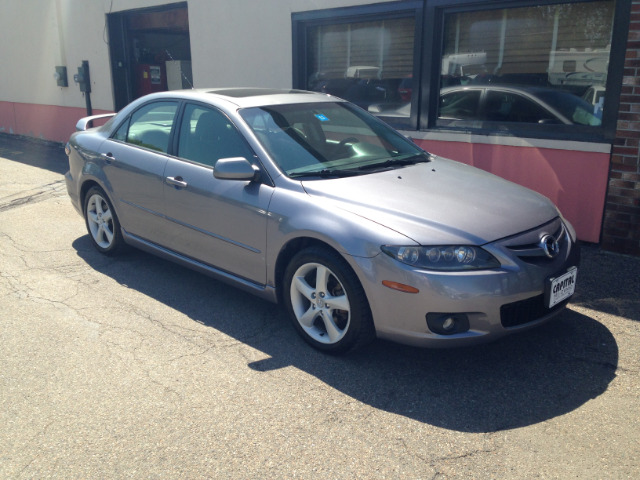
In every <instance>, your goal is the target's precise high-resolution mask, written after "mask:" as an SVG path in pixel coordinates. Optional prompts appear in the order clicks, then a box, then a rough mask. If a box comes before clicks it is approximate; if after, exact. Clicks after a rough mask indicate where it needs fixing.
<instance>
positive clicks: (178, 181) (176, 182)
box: [165, 176, 188, 188]
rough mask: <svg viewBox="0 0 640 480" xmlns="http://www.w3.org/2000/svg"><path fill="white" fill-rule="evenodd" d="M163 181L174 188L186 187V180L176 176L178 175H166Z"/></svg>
mask: <svg viewBox="0 0 640 480" xmlns="http://www.w3.org/2000/svg"><path fill="white" fill-rule="evenodd" d="M165 182H167V184H168V185H173V186H174V187H176V188H187V185H188V184H187V182H185V181H184V178H182V177H180V176H178V177H167V178H165Z"/></svg>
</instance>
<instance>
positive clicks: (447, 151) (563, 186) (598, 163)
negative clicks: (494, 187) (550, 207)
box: [415, 140, 610, 243]
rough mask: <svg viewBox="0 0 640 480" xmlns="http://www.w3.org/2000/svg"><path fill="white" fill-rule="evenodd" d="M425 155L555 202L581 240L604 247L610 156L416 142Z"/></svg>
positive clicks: (474, 144)
mask: <svg viewBox="0 0 640 480" xmlns="http://www.w3.org/2000/svg"><path fill="white" fill-rule="evenodd" d="M415 142H416V143H417V144H418V145H420V146H421V147H422V148H424V149H425V150H427V151H429V152H432V153H435V154H436V155H440V156H442V157H446V158H451V159H453V160H457V161H459V162H462V163H466V164H468V165H473V166H475V167H478V168H481V169H483V170H486V171H488V172H491V173H494V174H496V175H499V176H500V177H503V178H506V179H507V180H511V181H512V182H515V183H518V184H520V185H524V186H525V187H528V188H530V189H532V190H535V191H537V192H539V193H541V194H543V195H545V196H546V197H548V198H549V199H550V200H551V201H552V202H554V203H555V204H556V205H557V206H558V207H559V208H560V211H561V212H562V214H563V216H564V217H565V218H567V219H568V220H569V221H570V222H571V224H572V225H573V226H574V228H575V229H576V233H577V235H578V238H579V239H580V240H584V241H587V242H593V243H598V242H599V241H600V231H601V227H602V215H603V211H604V201H605V195H606V191H607V179H608V175H609V160H610V156H609V154H608V153H596V152H579V151H571V150H557V149H552V148H538V147H514V146H506V145H490V144H479V143H463V142H447V141H438V140H415Z"/></svg>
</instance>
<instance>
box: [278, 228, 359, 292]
mask: <svg viewBox="0 0 640 480" xmlns="http://www.w3.org/2000/svg"><path fill="white" fill-rule="evenodd" d="M310 247H318V248H323V249H325V250H329V251H331V252H333V253H335V254H336V255H337V256H339V257H340V258H342V260H344V263H345V265H347V266H348V267H349V269H351V270H352V271H353V273H354V275H355V276H356V278H357V279H358V281H359V282H360V284H362V281H361V280H360V277H359V276H358V274H357V272H356V271H355V270H354V268H353V267H352V266H351V263H350V262H349V261H348V260H347V259H346V258H345V256H344V254H342V253H341V252H340V251H339V250H337V249H336V248H335V247H333V246H331V245H330V244H329V243H327V242H325V241H323V240H320V239H318V238H314V237H297V238H293V239H291V240H289V241H288V242H287V243H286V244H285V245H284V246H283V247H282V249H281V250H280V252H279V254H278V258H277V260H276V265H275V269H274V280H275V284H276V298H277V300H278V303H280V304H282V301H283V296H282V295H283V283H284V272H285V270H286V268H287V265H288V264H289V262H290V261H291V259H292V258H293V257H294V256H295V255H296V254H297V253H298V252H301V251H302V250H304V249H307V248H310ZM363 290H364V289H363ZM365 295H366V292H365Z"/></svg>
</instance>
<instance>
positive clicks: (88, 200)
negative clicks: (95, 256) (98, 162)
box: [84, 186, 123, 255]
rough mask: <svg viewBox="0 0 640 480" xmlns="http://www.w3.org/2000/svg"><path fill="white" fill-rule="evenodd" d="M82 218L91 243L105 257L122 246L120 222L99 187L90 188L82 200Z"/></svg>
mask: <svg viewBox="0 0 640 480" xmlns="http://www.w3.org/2000/svg"><path fill="white" fill-rule="evenodd" d="M84 218H85V223H86V224H87V231H88V232H89V237H90V238H91V243H93V246H94V247H96V249H97V250H98V251H99V252H101V253H104V254H105V255H112V254H114V253H115V252H116V251H118V250H119V249H120V247H121V246H122V243H123V240H122V232H121V231H120V222H119V221H118V217H117V215H116V212H115V210H114V209H113V206H112V205H111V202H110V201H109V198H108V197H107V194H106V193H104V190H102V189H101V188H100V187H97V186H96V187H91V188H90V189H89V191H88V192H87V195H86V196H85V200H84Z"/></svg>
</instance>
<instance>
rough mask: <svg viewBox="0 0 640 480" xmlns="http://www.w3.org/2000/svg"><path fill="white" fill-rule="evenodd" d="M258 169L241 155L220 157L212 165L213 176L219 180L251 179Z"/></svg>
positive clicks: (256, 175)
mask: <svg viewBox="0 0 640 480" xmlns="http://www.w3.org/2000/svg"><path fill="white" fill-rule="evenodd" d="M259 174H260V169H259V168H258V167H256V166H255V165H252V164H251V162H249V160H247V159H246V158H243V157H233V158H221V159H220V160H218V161H217V162H216V164H215V165H214V166H213V176H214V177H216V178H219V179H221V180H243V181H249V182H251V181H253V180H255V179H256V178H258V175H259Z"/></svg>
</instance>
